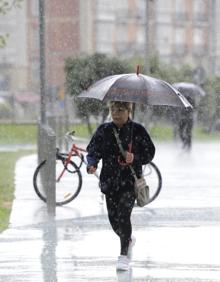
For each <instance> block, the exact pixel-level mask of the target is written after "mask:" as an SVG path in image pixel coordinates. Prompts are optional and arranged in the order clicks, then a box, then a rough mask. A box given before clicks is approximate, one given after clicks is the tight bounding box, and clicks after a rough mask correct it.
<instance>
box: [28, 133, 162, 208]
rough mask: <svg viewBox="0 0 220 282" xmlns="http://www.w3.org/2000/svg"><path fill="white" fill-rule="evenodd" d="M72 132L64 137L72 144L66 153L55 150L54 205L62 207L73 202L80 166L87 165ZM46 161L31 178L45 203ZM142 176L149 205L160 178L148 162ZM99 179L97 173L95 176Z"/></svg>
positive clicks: (151, 163)
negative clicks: (146, 188)
mask: <svg viewBox="0 0 220 282" xmlns="http://www.w3.org/2000/svg"><path fill="white" fill-rule="evenodd" d="M74 133H75V132H74V131H72V132H68V133H67V134H66V135H65V136H66V137H68V138H71V141H72V142H73V143H72V145H71V148H70V150H69V152H68V153H62V152H60V149H59V148H57V150H56V205H57V206H62V205H65V204H68V203H70V202H71V201H73V200H74V199H75V198H76V197H77V196H78V195H79V193H80V191H81V188H82V183H83V179H82V173H81V167H82V164H85V165H87V162H86V160H85V157H84V154H85V153H86V150H85V149H83V148H81V147H78V146H77V145H76V144H75V143H74V142H75V138H74ZM46 162H47V160H44V161H42V162H41V163H40V164H39V165H38V166H37V168H36V170H35V172H34V176H33V186H34V190H35V192H36V194H37V195H38V196H39V198H40V199H41V200H42V201H44V202H46V201H47V197H46V193H45V191H44V188H43V183H45V178H46V176H45V167H46ZM143 175H144V177H145V178H146V181H147V184H148V185H149V187H150V200H149V203H150V202H152V201H153V200H155V199H156V197H157V196H158V195H159V193H160V191H161V188H162V177H161V173H160V171H159V169H158V167H157V166H156V165H155V164H154V163H153V162H150V163H149V164H147V165H144V166H143ZM95 176H96V177H97V178H99V175H98V173H96V174H95Z"/></svg>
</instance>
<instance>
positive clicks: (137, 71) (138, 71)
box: [136, 65, 140, 75]
mask: <svg viewBox="0 0 220 282" xmlns="http://www.w3.org/2000/svg"><path fill="white" fill-rule="evenodd" d="M139 73H140V66H139V65H137V70H136V74H137V75H139Z"/></svg>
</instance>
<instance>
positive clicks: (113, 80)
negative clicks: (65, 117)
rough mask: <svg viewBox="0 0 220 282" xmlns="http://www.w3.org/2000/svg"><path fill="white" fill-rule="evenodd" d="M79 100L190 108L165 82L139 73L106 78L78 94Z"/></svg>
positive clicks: (180, 95)
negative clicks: (90, 99) (92, 99)
mask: <svg viewBox="0 0 220 282" xmlns="http://www.w3.org/2000/svg"><path fill="white" fill-rule="evenodd" d="M78 97H79V98H94V99H98V100H101V101H103V102H107V101H124V102H132V103H142V104H146V105H168V106H176V107H192V106H191V104H190V103H189V102H188V101H187V99H186V98H185V97H184V96H183V95H182V94H181V93H180V92H179V91H178V90H176V89H175V88H174V87H173V86H172V85H171V84H169V83H168V82H166V81H163V80H160V79H157V78H154V77H151V76H147V75H143V74H140V73H139V68H137V73H129V74H118V75H111V76H107V77H105V78H103V79H101V80H98V81H97V82H95V83H94V84H92V85H91V86H90V87H89V88H88V89H87V90H85V91H83V92H82V93H80V95H79V96H78Z"/></svg>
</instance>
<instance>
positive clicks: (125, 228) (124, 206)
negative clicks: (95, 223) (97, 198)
mask: <svg viewBox="0 0 220 282" xmlns="http://www.w3.org/2000/svg"><path fill="white" fill-rule="evenodd" d="M134 202H135V194H134V191H118V192H115V193H113V194H109V195H106V205H107V210H108V218H109V221H110V224H111V226H112V229H113V230H114V232H115V233H116V234H117V235H118V236H119V237H120V242H121V252H120V254H121V255H127V252H128V245H129V241H130V239H131V234H132V226H131V219H130V218H131V212H132V209H133V207H134Z"/></svg>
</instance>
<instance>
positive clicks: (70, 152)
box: [57, 143, 87, 182]
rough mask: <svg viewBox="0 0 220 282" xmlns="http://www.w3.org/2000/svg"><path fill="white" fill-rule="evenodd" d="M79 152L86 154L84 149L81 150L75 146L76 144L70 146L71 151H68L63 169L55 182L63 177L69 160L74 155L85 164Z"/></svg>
mask: <svg viewBox="0 0 220 282" xmlns="http://www.w3.org/2000/svg"><path fill="white" fill-rule="evenodd" d="M80 151H81V152H84V153H86V150H85V149H82V148H80V147H78V146H76V144H74V143H73V144H72V146H71V149H70V151H69V153H68V155H67V158H66V159H65V162H64V168H63V170H62V171H61V173H60V175H59V176H58V178H57V182H59V181H60V179H61V178H62V176H63V175H64V172H65V170H66V167H67V166H68V164H69V163H70V160H71V158H72V156H73V155H74V154H76V155H77V156H78V157H79V158H80V159H81V160H82V161H83V162H84V164H87V163H86V161H85V160H84V158H82V157H81V155H82V154H80Z"/></svg>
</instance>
